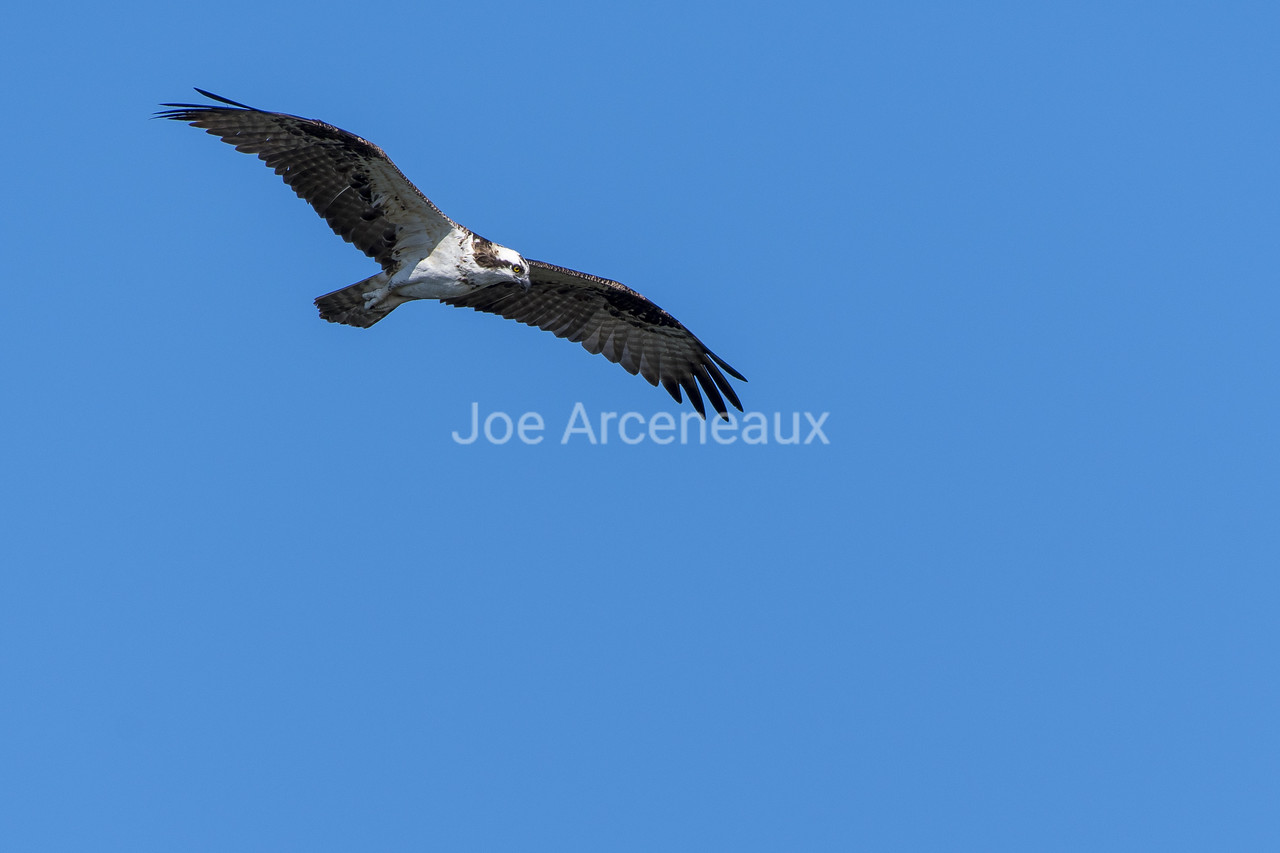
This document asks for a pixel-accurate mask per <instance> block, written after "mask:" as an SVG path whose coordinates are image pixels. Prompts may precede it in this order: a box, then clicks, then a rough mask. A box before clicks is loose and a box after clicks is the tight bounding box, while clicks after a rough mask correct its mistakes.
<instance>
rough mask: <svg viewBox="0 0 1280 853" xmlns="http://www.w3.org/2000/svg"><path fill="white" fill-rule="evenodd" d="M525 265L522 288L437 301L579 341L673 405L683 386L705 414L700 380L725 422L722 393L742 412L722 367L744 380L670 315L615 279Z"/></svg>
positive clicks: (496, 289) (513, 286) (495, 287)
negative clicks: (668, 398) (659, 390)
mask: <svg viewBox="0 0 1280 853" xmlns="http://www.w3.org/2000/svg"><path fill="white" fill-rule="evenodd" d="M529 267H530V269H529V278H530V280H531V282H532V284H531V286H530V287H528V288H527V289H526V288H524V287H522V286H520V285H518V284H510V285H508V284H495V285H490V286H489V287H484V288H481V289H479V290H477V291H474V292H472V293H468V294H466V295H465V296H458V297H454V298H451V299H443V300H441V301H442V302H444V303H445V304H447V305H456V306H458V307H460V308H474V309H475V310H477V311H487V312H488V313H490V314H499V315H501V316H503V317H506V318H508V319H511V320H516V321H518V322H520V323H525V324H527V325H530V326H537V327H538V328H540V329H546V330H547V331H548V332H551V333H552V334H554V335H556V336H557V337H561V338H566V339H568V340H570V341H573V342H574V343H580V344H582V346H583V347H585V348H586V350H587V352H590V353H599V354H601V355H603V356H604V357H605V358H607V359H609V360H610V361H612V362H614V363H616V364H620V365H622V366H623V367H624V368H626V370H627V371H628V372H629V373H639V374H640V375H641V376H643V377H644V378H645V379H647V380H648V381H649V384H650V385H657V384H658V383H659V382H661V383H662V387H663V388H666V389H667V392H668V393H669V394H671V396H672V397H674V398H675V400H676V402H677V403H678V402H680V401H681V400H680V389H682V388H683V389H684V391H685V393H686V394H688V395H689V402H691V403H693V407H694V408H695V409H697V410H698V413H699V414H701V415H702V416H703V417H706V409H705V407H704V406H703V403H702V395H701V394H700V393H699V392H698V386H699V385H700V386H702V390H703V391H705V392H706V395H707V398H708V399H709V400H710V401H711V405H712V407H713V408H715V410H716V411H717V412H718V413H719V414H720V416H721V417H722V418H724V419H725V420H728V419H729V415H728V410H727V409H726V407H725V404H724V399H725V398H728V400H729V402H730V403H732V404H733V405H734V407H735V408H737V409H738V411H742V403H740V402H739V401H738V395H737V394H736V393H735V392H734V390H733V387H732V386H730V385H729V381H728V380H727V379H725V377H724V373H721V372H720V368H724V370H725V372H726V373H728V374H729V375H730V376H732V377H734V378H735V379H741V380H742V381H743V382H746V381H747V380H746V379H745V378H744V377H743V375H742V374H741V373H739V372H738V371H736V370H734V369H733V368H732V367H730V366H729V365H728V364H726V363H725V362H724V360H723V359H722V358H720V357H719V356H718V355H716V354H715V353H713V352H712V351H711V350H709V349H707V348H706V346H704V345H703V343H702V341H700V340H698V339H697V337H695V336H694V334H693V333H692V332H690V331H689V330H688V329H686V328H685V327H684V326H683V325H681V323H680V321H679V320H677V319H676V318H675V317H672V316H671V315H670V314H668V313H667V312H666V311H663V310H662V309H661V308H659V307H658V306H657V305H654V304H653V303H652V302H650V301H649V300H648V299H646V298H644V297H643V296H641V295H640V294H639V293H636V292H635V291H634V290H632V289H631V288H629V287H626V286H624V285H621V284H619V283H618V282H616V281H610V280H609V279H606V278H600V277H598V276H594V275H588V274H587V273H581V272H575V271H573V270H569V269H565V268H564V267H558V266H555V265H553V264H547V263H543V262H542V261H529ZM722 393H723V397H722V396H721V394H722Z"/></svg>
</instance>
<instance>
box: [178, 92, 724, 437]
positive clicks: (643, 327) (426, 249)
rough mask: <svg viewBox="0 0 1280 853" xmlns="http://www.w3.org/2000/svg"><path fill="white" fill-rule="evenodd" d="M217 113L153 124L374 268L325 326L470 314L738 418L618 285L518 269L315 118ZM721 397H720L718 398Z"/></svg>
mask: <svg viewBox="0 0 1280 853" xmlns="http://www.w3.org/2000/svg"><path fill="white" fill-rule="evenodd" d="M196 91H197V92H199V93H200V94H201V95H204V96H205V97H207V98H209V99H211V100H214V101H217V102H218V103H219V104H221V105H222V106H210V105H207V104H204V105H202V104H161V106H164V107H169V108H170V109H167V110H162V111H160V112H157V113H156V116H157V117H161V118H168V119H173V120H175V121H183V122H188V123H189V124H191V125H192V126H193V127H199V128H203V129H204V130H205V131H206V132H208V133H211V134H213V135H214V136H217V137H218V138H220V139H221V140H222V141H223V142H226V143H228V144H230V145H234V146H235V147H236V150H237V151H243V152H245V153H248V154H257V155H258V158H259V159H261V160H263V161H264V162H266V164H267V165H268V166H270V167H271V168H273V169H275V172H276V174H277V175H279V176H280V177H282V178H283V179H284V181H285V183H286V184H288V185H289V186H290V187H292V188H293V191H294V192H295V193H297V194H298V196H299V197H301V198H302V199H304V200H305V201H306V202H307V203H308V204H310V205H311V206H312V207H313V208H315V210H316V212H317V213H319V214H320V216H322V217H323V218H324V219H325V221H326V222H328V223H329V227H330V228H332V229H333V230H334V232H335V233H336V234H338V236H340V237H342V238H343V239H344V240H346V241H348V242H349V243H352V244H354V245H355V247H356V248H357V249H359V250H360V251H362V252H364V253H365V254H366V255H368V256H369V257H371V258H373V259H374V260H375V261H377V262H378V263H379V264H381V265H382V271H381V272H379V273H377V274H376V275H373V276H370V277H369V278H366V279H365V280H364V281H361V282H357V283H356V284H353V285H350V286H348V287H344V288H342V289H341V290H335V291H334V292H333V293H330V294H327V295H325V296H321V297H319V298H318V299H316V300H315V304H316V306H317V307H318V308H319V309H320V316H321V317H323V318H324V319H325V320H328V321H329V322H331V323H345V324H347V325H349V326H359V327H361V328H368V327H369V326H372V325H373V324H374V323H376V322H378V321H379V320H381V319H382V318H383V317H385V316H387V315H388V314H390V313H391V312H392V311H393V310H394V309H395V308H396V307H397V306H399V305H402V304H404V303H405V302H409V301H411V300H414V299H437V300H439V301H441V302H443V303H444V304H446V305H456V306H458V307H461V308H474V309H475V310H477V311H485V312H488V313H491V314H498V315H500V316H502V317H507V318H508V319H511V320H516V321H517V322H520V323H525V324H527V325H530V326H537V327H538V328H540V329H546V330H547V331H548V332H551V333H552V334H554V335H556V336H557V337H561V338H566V339H568V340H570V341H573V342H575V343H580V344H582V346H583V347H585V348H586V350H587V352H590V353H599V354H601V355H603V356H604V357H605V358H607V359H609V360H610V361H612V362H615V363H616V364H620V365H622V367H623V368H625V369H626V370H627V371H628V372H630V373H632V374H635V373H639V374H640V375H641V376H643V377H644V378H645V379H646V380H648V382H649V384H650V385H654V386H656V385H657V384H658V383H659V382H661V383H662V387H663V388H665V389H666V390H667V392H668V393H669V394H671V396H672V397H674V398H675V400H676V402H677V403H679V402H681V396H680V392H681V389H683V390H684V392H685V393H686V394H687V395H688V397H689V401H690V402H691V403H693V407H694V408H695V409H697V410H698V413H699V414H700V415H702V416H703V417H704V418H705V417H706V409H705V408H704V406H703V402H702V395H701V394H700V393H699V391H698V387H699V386H701V387H702V391H704V392H705V393H706V395H707V398H708V399H709V400H710V401H711V405H712V406H713V407H714V408H715V410H716V412H718V413H719V414H720V416H721V417H722V418H724V419H725V420H728V419H729V414H728V411H727V409H726V408H725V403H724V400H725V398H727V399H728V401H729V402H730V403H732V404H733V405H734V407H736V408H737V409H738V411H742V404H741V403H740V402H739V401H738V395H737V394H736V393H734V390H733V388H732V387H731V386H730V385H729V382H728V380H726V379H725V377H724V373H721V371H720V368H724V371H725V372H726V373H728V374H729V375H730V376H733V377H734V378H736V379H740V380H742V381H744V382H745V381H746V379H745V377H743V376H742V374H740V373H738V371H736V370H734V369H733V368H732V367H730V366H729V365H728V364H727V363H725V361H724V360H723V359H721V358H720V357H719V356H718V355H716V354H715V353H713V352H712V351H711V350H709V349H707V348H706V346H704V345H703V343H702V341H700V340H698V338H697V337H695V336H694V334H693V333H692V332H690V331H689V330H688V329H686V328H685V327H684V326H683V325H682V324H681V323H680V322H679V321H678V320H676V318H674V317H672V316H671V315H670V314H668V313H667V312H666V311H663V310H662V309H661V308H659V307H658V306H657V305H655V304H654V303H653V302H651V301H649V300H648V299H646V298H645V297H643V296H641V295H640V294H639V293H636V292H635V291H634V290H632V289H630V288H629V287H625V286H624V285H622V284H619V283H618V282H616V281H610V280H609V279H606V278H600V277H598V276H594V275H589V274H587V273H582V272H575V271H574V270H570V269H565V268H564V267H558V266H556V265H555V264H548V263H543V262H542V261H530V260H525V259H524V258H523V257H522V256H521V255H520V253H519V252H516V251H513V250H511V249H508V248H507V247H506V246H500V245H498V244H497V243H493V242H491V241H489V240H486V239H484V238H483V237H481V236H479V235H478V234H475V233H474V232H472V231H471V230H469V229H467V228H464V227H463V226H461V225H459V224H458V223H456V222H454V221H453V220H452V219H450V218H449V217H447V216H445V215H444V213H442V212H441V211H440V209H439V208H438V207H436V206H435V205H434V204H432V203H431V201H430V200H429V199H428V198H427V197H426V196H425V195H423V194H422V192H421V191H420V190H419V189H418V188H417V187H415V186H414V185H413V184H412V183H411V182H410V181H409V179H408V178H406V177H405V176H404V175H403V174H402V173H401V172H400V170H399V169H398V168H396V165H395V164H394V163H392V162H391V159H390V158H389V157H387V155H386V154H385V153H383V151H382V149H381V148H379V147H378V146H376V145H374V144H373V143H371V142H368V141H366V140H364V139H361V138H360V137H358V136H356V135H355V134H353V133H348V132H347V131H345V130H341V129H339V128H336V127H334V126H332V125H329V124H325V123H324V122H321V121H315V120H313V119H306V118H299V117H298V116H292V115H286V114H284V113H270V112H264V111H262V110H258V109H254V108H253V107H249V106H245V105H244V104H240V103H236V102H235V101H230V100H227V99H226V98H223V97H219V96H218V95H214V94H212V93H210V92H206V91H204V90H203V89H196ZM722 394H723V396H721V395H722Z"/></svg>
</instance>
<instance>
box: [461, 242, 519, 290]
mask: <svg viewBox="0 0 1280 853" xmlns="http://www.w3.org/2000/svg"><path fill="white" fill-rule="evenodd" d="M472 249H473V251H474V253H475V262H476V267H477V268H478V269H477V272H478V275H477V276H476V278H477V279H478V281H476V283H477V284H480V285H482V286H483V285H489V284H498V283H500V282H507V283H514V284H519V285H520V286H521V287H528V286H529V262H528V261H526V260H525V259H524V258H523V257H522V256H521V255H520V253H519V252H517V251H516V250H515V249H508V248H507V247H506V246H500V245H498V244H497V243H494V242H493V241H491V240H486V239H484V238H483V237H480V236H473V237H472Z"/></svg>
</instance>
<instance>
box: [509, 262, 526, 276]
mask: <svg viewBox="0 0 1280 853" xmlns="http://www.w3.org/2000/svg"><path fill="white" fill-rule="evenodd" d="M511 271H512V272H513V273H515V274H516V275H524V267H522V266H520V265H519V264H512V265H511Z"/></svg>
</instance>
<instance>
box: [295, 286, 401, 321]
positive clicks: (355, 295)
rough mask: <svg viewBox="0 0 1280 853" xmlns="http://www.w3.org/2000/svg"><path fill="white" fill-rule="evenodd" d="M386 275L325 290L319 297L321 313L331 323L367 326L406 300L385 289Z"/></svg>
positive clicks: (318, 305)
mask: <svg viewBox="0 0 1280 853" xmlns="http://www.w3.org/2000/svg"><path fill="white" fill-rule="evenodd" d="M386 283H387V275H386V273H378V274H377V275H374V276H370V277H369V278H366V279H365V280H364V281H358V282H356V283H355V284H352V285H349V286H347V287H344V288H342V289H341V290H335V291H334V292H333V293H326V294H325V295H324V296H321V297H319V298H317V299H316V307H317V308H319V309H320V316H321V317H323V318H324V319H325V320H328V321H329V322H330V323H346V324H347V325H348V326H359V327H360V328H362V329H367V328H369V327H370V326H372V325H373V324H374V323H376V322H378V321H379V320H381V319H382V318H383V317H385V316H387V315H388V314H390V313H391V312H392V311H394V310H395V309H396V307H397V306H398V305H400V304H402V303H404V302H406V301H407V300H405V299H401V298H398V297H396V296H393V295H392V294H391V293H390V292H388V291H387V290H386Z"/></svg>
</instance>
